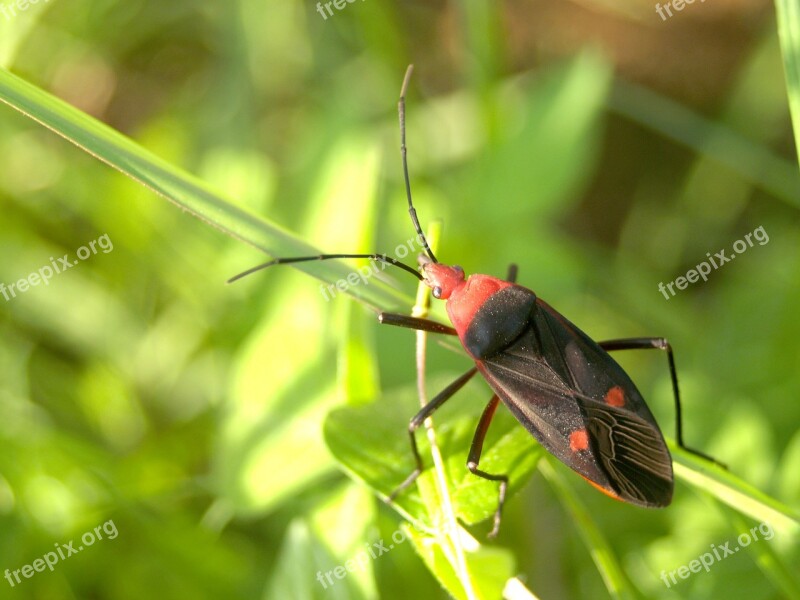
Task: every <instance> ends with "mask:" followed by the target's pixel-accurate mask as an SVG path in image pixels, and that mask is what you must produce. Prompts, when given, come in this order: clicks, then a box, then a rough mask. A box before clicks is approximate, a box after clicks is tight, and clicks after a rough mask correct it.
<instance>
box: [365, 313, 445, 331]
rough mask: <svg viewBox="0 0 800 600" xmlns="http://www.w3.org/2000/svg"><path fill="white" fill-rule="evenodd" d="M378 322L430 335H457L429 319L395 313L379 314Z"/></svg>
mask: <svg viewBox="0 0 800 600" xmlns="http://www.w3.org/2000/svg"><path fill="white" fill-rule="evenodd" d="M378 321H380V322H381V323H382V324H384V325H397V326H398V327H407V328H408V329H418V330H420V331H428V332H430V333H443V334H445V335H458V334H457V333H456V330H455V329H453V328H452V327H450V326H449V325H442V324H441V323H437V322H436V321H431V320H429V319H419V318H417V317H409V316H408V315H399V314H396V313H381V314H379V315H378Z"/></svg>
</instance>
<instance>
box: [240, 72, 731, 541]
mask: <svg viewBox="0 0 800 600" xmlns="http://www.w3.org/2000/svg"><path fill="white" fill-rule="evenodd" d="M411 72H412V67H411V66H410V67H409V68H408V71H407V72H406V76H405V79H404V80H403V86H402V89H401V92H400V100H399V102H398V113H399V118H400V139H401V144H400V152H401V156H402V161H403V175H404V178H405V186H406V195H407V198H408V210H409V214H410V216H411V221H412V223H413V225H414V229H415V230H416V233H417V235H418V236H419V239H420V241H421V242H422V245H423V247H424V248H425V253H426V254H423V255H421V256H420V268H421V271H422V273H421V274H420V273H419V272H417V270H415V269H413V268H412V267H410V266H408V265H405V264H403V263H401V262H399V261H397V260H395V259H394V258H391V257H387V256H386V255H385V254H323V255H319V256H304V257H296V258H277V259H274V260H272V261H270V262H267V263H264V264H262V265H259V266H257V267H254V268H253V269H250V270H248V271H245V272H244V273H242V274H240V275H237V276H236V277H234V278H232V279H231V280H229V281H234V280H236V279H238V278H240V277H243V276H244V275H247V274H249V273H252V272H253V271H256V270H259V269H263V268H265V267H269V266H272V265H277V264H287V263H294V262H304V261H312V260H327V259H332V258H370V259H373V260H377V261H381V262H385V263H388V264H391V265H394V266H396V267H399V268H401V269H403V270H405V271H407V272H409V273H412V274H413V275H414V276H416V277H417V278H418V279H420V280H421V281H422V282H423V283H424V284H425V285H427V286H428V287H430V288H431V289H432V293H433V296H434V298H438V299H441V300H446V301H447V305H446V308H447V314H448V316H449V317H450V322H451V323H452V325H453V326H452V327H449V326H447V325H443V324H441V323H438V322H435V321H431V320H428V319H419V318H415V317H410V316H406V315H401V314H393V313H381V314H380V315H379V317H378V318H379V320H380V322H381V323H384V324H389V325H397V326H400V327H407V328H411V329H417V330H422V331H428V332H432V333H440V334H447V335H457V336H458V338H459V340H460V341H461V344H462V346H463V347H464V349H465V350H466V351H467V353H468V354H469V355H470V357H471V358H472V359H473V360H474V361H475V366H474V367H472V368H471V369H470V370H469V371H467V372H466V373H464V374H463V375H462V376H461V377H459V378H458V379H456V380H455V381H454V382H453V383H451V384H450V385H449V386H447V388H445V389H444V390H443V391H442V392H440V393H439V394H438V395H437V396H436V397H435V398H433V399H432V400H431V401H430V402H429V403H428V404H427V405H425V406H424V407H423V408H422V409H421V410H420V411H419V413H417V414H416V415H415V416H414V418H412V419H411V421H410V423H409V427H408V432H409V437H410V440H411V449H412V452H413V455H414V460H415V463H416V468H415V469H414V471H413V472H412V473H411V475H409V476H408V478H406V480H405V481H403V482H402V483H401V484H400V485H399V486H398V487H397V488H396V489H395V491H394V492H393V493H392V494H391V496H390V497H389V499H390V500H391V499H393V498H394V497H396V496H397V494H399V493H400V492H402V491H403V490H404V489H406V488H407V487H408V486H409V485H411V484H412V483H413V482H414V481H415V480H416V479H417V477H418V476H419V475H420V473H422V470H423V463H422V457H421V456H420V453H419V450H418V448H417V441H416V437H415V432H416V430H417V429H418V428H419V427H420V425H422V423H423V422H424V421H425V419H426V418H427V417H429V416H431V415H432V414H433V413H434V411H436V409H437V408H439V407H440V406H441V405H442V404H444V402H445V401H447V400H448V399H449V398H451V397H452V396H453V395H454V394H455V393H456V392H457V391H458V390H460V389H461V388H462V387H463V386H464V385H465V384H466V383H467V382H468V381H469V380H470V379H471V378H472V377H473V376H474V375H475V374H476V373H478V372H480V374H481V375H483V377H484V379H485V380H486V382H487V383H488V384H489V386H490V387H491V388H492V391H493V392H494V394H493V396H492V398H491V400H490V401H489V404H488V405H487V406H486V408H485V409H484V411H483V414H482V416H481V418H480V421H479V422H478V427H477V429H476V431H475V435H474V437H473V441H472V445H471V447H470V451H469V455H468V458H467V468H468V469H469V470H470V471H471V472H472V473H474V474H475V475H478V476H479V477H482V478H484V479H488V480H491V481H497V482H499V485H500V488H499V500H498V508H497V511H496V513H495V518H494V527H493V529H492V532H491V533H490V536H492V535H495V534H496V533H497V530H498V527H499V524H500V514H501V510H502V507H503V502H504V500H505V495H506V489H507V487H508V477H507V476H506V475H502V474H491V473H486V472H485V471H482V470H480V469H479V468H478V464H479V462H480V455H481V450H482V448H483V442H484V439H485V437H486V433H487V431H488V429H489V423H490V421H491V419H492V417H493V416H494V413H495V411H496V409H497V406H498V404H499V402H501V401H502V402H503V404H505V406H506V407H508V409H509V410H510V411H511V412H512V413H513V415H514V416H515V417H516V418H517V419H518V420H519V422H520V423H522V425H523V426H524V427H525V428H526V429H527V430H528V431H529V432H530V433H531V434H532V435H533V436H534V437H535V438H536V439H537V440H538V441H539V443H540V444H541V445H542V446H543V447H544V448H545V449H547V450H548V451H549V452H550V453H552V454H553V455H554V456H556V457H557V458H558V459H559V460H560V461H562V462H563V463H564V464H566V465H568V466H569V467H571V468H572V469H574V470H575V471H576V472H577V473H578V474H579V475H581V476H582V477H584V478H585V479H586V480H587V481H588V482H589V483H590V484H592V485H593V486H595V487H596V488H598V489H599V490H600V491H602V492H604V493H605V494H607V495H609V496H611V497H612V498H615V499H617V500H621V501H624V502H628V503H631V504H635V505H637V506H644V507H651V508H654V507H663V506H667V505H668V504H669V503H670V502H671V501H672V491H673V485H674V484H673V475H672V459H671V457H670V454H669V451H668V450H667V446H666V444H665V442H664V438H663V436H662V434H661V430H660V429H659V427H658V424H657V423H656V420H655V419H654V418H653V415H652V413H651V412H650V409H648V408H647V405H646V404H645V402H644V399H643V398H642V395H641V394H640V393H639V390H637V389H636V386H635V385H634V383H633V381H631V379H630V377H628V375H627V374H626V373H625V371H624V370H623V369H622V367H620V366H619V364H617V362H616V361H615V360H614V359H613V358H611V356H610V355H609V354H608V353H609V352H611V351H615V350H632V349H658V350H663V351H665V352H666V354H667V359H668V362H669V370H670V376H671V378H672V390H673V394H674V398H675V411H676V438H677V443H678V445H679V446H680V447H682V448H684V449H686V450H688V451H689V452H692V453H694V454H697V455H699V456H702V457H703V458H706V459H708V460H711V461H713V462H716V461H714V459H712V458H710V457H709V456H707V455H705V454H703V453H701V452H698V451H696V450H691V449H689V448H687V447H686V446H684V444H683V435H682V426H681V405H680V395H679V392H678V378H677V374H676V370H675V360H674V357H673V353H672V348H671V346H670V345H669V342H667V340H666V339H664V338H632V339H620V340H611V341H605V342H595V341H593V340H592V339H591V338H590V337H589V336H587V335H586V334H585V333H584V332H583V331H581V330H580V329H578V328H577V327H576V326H575V325H573V324H572V323H570V322H569V321H568V320H567V319H566V318H564V317H563V316H562V315H561V314H560V313H558V312H557V311H556V310H554V309H553V308H551V307H550V306H549V305H548V304H546V303H545V302H544V301H542V300H541V299H539V298H537V296H536V294H534V293H533V292H532V291H531V290H529V289H527V288H525V287H522V286H520V285H517V284H516V283H515V280H516V266H515V265H512V266H511V268H510V270H509V274H508V277H507V278H506V280H503V279H498V278H496V277H492V276H490V275H477V274H476V275H471V276H469V277H468V278H467V277H466V276H465V273H464V270H463V269H462V268H461V267H458V266H448V265H444V264H442V263H440V262H439V261H438V260H436V257H435V256H434V254H433V252H432V251H431V249H430V247H429V245H428V242H427V240H426V239H425V236H424V234H423V233H422V229H421V227H420V225H419V221H418V219H417V215H416V211H415V210H414V205H413V203H412V200H411V186H410V183H409V177H408V163H407V158H406V143H405V94H406V88H407V86H408V81H409V78H410V76H411Z"/></svg>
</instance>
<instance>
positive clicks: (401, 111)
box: [397, 65, 439, 263]
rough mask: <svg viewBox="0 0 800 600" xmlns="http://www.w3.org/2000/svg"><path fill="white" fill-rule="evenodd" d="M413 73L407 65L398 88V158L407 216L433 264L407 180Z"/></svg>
mask: <svg viewBox="0 0 800 600" xmlns="http://www.w3.org/2000/svg"><path fill="white" fill-rule="evenodd" d="M413 72H414V65H408V69H406V76H405V77H404V78H403V87H402V88H400V100H399V101H398V102H397V114H398V115H399V117H400V156H402V157H403V179H405V182H406V197H407V198H408V214H410V215H411V222H412V223H413V224H414V229H415V230H416V232H417V235H418V236H419V240H420V241H421V242H422V245H423V246H424V247H425V252H426V253H427V254H428V256H430V257H431V260H432V261H433V262H435V263H438V262H439V261H438V260H436V257H435V256H434V255H433V252H432V251H431V247H430V246H429V245H428V240H426V239H425V234H423V233H422V228H421V227H420V226H419V219H417V211H416V210H415V209H414V204H413V203H412V202H411V182H410V181H409V179H408V159H407V158H406V88H408V81H409V79H411V73H413Z"/></svg>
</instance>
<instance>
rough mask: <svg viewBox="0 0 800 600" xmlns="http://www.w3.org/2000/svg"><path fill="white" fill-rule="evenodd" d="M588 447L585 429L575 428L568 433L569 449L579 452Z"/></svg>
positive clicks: (587, 436)
mask: <svg viewBox="0 0 800 600" xmlns="http://www.w3.org/2000/svg"><path fill="white" fill-rule="evenodd" d="M588 447H589V434H588V433H587V432H586V430H585V429H576V430H575V431H573V432H572V433H570V434H569V449H570V450H572V451H573V452H580V451H581V450H586V449H587V448H588Z"/></svg>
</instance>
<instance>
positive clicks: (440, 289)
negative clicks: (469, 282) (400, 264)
mask: <svg viewBox="0 0 800 600" xmlns="http://www.w3.org/2000/svg"><path fill="white" fill-rule="evenodd" d="M425 259H427V257H426V256H425V255H424V254H423V255H422V256H420V262H421V263H422V276H423V279H422V281H423V283H424V284H425V285H427V286H428V287H429V288H431V289H432V290H433V297H434V298H439V299H441V300H447V299H448V298H449V297H450V295H451V294H452V293H453V292H455V291H458V290H459V289H461V288H462V287H464V284H465V283H466V282H465V281H464V269H462V268H461V267H459V266H455V265H454V266H452V267H450V266H448V265H443V264H441V263H436V262H431V261H430V260H425Z"/></svg>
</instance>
